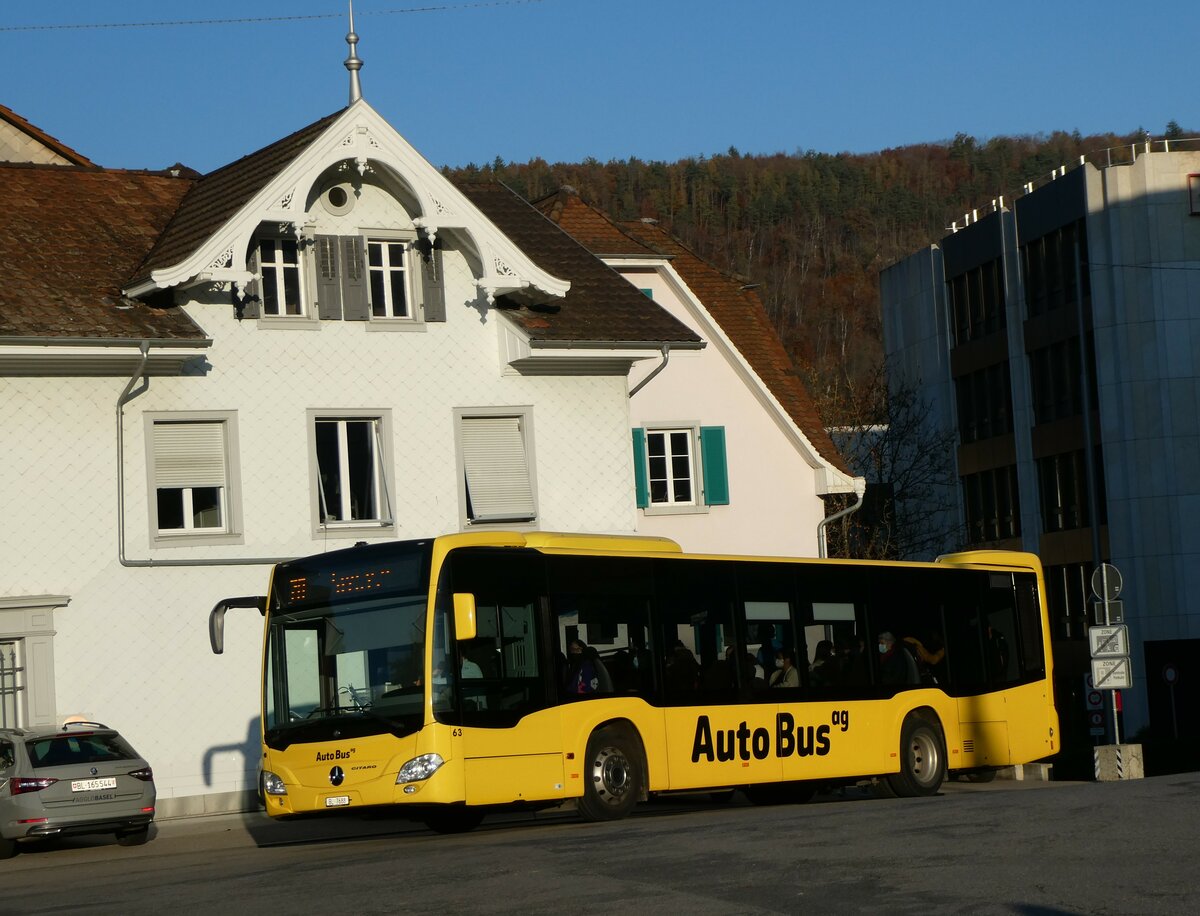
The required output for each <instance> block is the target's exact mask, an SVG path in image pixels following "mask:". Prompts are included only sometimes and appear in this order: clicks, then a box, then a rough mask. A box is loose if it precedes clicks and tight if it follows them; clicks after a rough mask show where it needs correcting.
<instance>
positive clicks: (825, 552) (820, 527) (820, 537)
mask: <svg viewBox="0 0 1200 916" xmlns="http://www.w3.org/2000/svg"><path fill="white" fill-rule="evenodd" d="M865 492H866V488H865V487H864V488H863V489H862V490H855V492H854V502H853V503H851V504H850V505H849V506H847V507H846V508H845V509H843V510H842V511H841V512H835V513H834V514H833V515H830V516H829V517H827V518H823V519H821V520H820V521H819V522H817V556H818V557H820V558H821V559H822V560H824V559H827V558H828V557H829V544H828V543H827V542H826V540H825V529H826V528H827V527H829V524H830V523H831V522H836V521H837V520H838V519H839V518H845V517H846V516H847V515H853V514H854V513H855V512H857V511H858V510H859V509H861V508H862V504H863V494H864V493H865Z"/></svg>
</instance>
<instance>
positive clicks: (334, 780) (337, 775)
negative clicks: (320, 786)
mask: <svg viewBox="0 0 1200 916" xmlns="http://www.w3.org/2000/svg"><path fill="white" fill-rule="evenodd" d="M345 778H346V774H345V773H343V772H342V768H341V767H334V768H333V769H332V770H330V771H329V782H330V784H331V785H335V786H340V785H341V784H342V780H343V779H345Z"/></svg>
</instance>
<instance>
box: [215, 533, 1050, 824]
mask: <svg viewBox="0 0 1200 916" xmlns="http://www.w3.org/2000/svg"><path fill="white" fill-rule="evenodd" d="M1043 596H1044V586H1043V582H1042V572H1041V566H1040V563H1039V562H1038V559H1037V558H1036V557H1034V556H1032V555H1030V554H1025V553H1015V552H1006V551H979V552H971V553H961V554H955V555H951V556H945V557H942V558H940V559H939V560H938V561H937V562H936V563H900V562H886V563H881V562H860V561H852V560H808V559H775V558H756V557H728V556H692V555H686V554H684V553H682V552H681V550H680V548H679V547H678V546H677V545H676V544H675V543H674V542H672V541H669V540H665V539H660V538H646V537H636V536H634V537H618V536H591V535H571V534H554V533H544V532H526V533H516V532H478V533H476V532H471V533H465V534H454V535H447V536H444V537H437V538H432V539H428V540H415V541H402V542H392V543H381V544H373V545H359V546H356V547H352V548H349V549H346V550H340V551H336V552H331V553H326V554H322V555H319V556H313V557H309V558H306V559H300V560H294V561H290V562H286V563H281V564H279V565H277V566H276V567H275V568H274V570H273V573H272V577H271V583H270V588H269V593H268V595H267V596H265V597H257V596H255V597H246V598H229V599H226V600H224V601H221V602H219V603H218V604H217V606H216V607H215V608H213V611H212V613H211V615H210V619H209V629H210V637H211V639H212V645H213V651H214V652H218V653H219V652H220V651H222V648H223V639H224V635H223V634H224V615H225V612H226V610H227V609H228V608H232V607H256V608H258V609H259V611H260V612H262V613H263V614H264V616H265V646H264V652H263V677H262V745H263V747H262V751H263V755H262V773H261V778H260V785H259V790H260V796H261V798H262V800H263V803H264V804H265V806H266V809H267V811H268V813H270V814H271V815H273V816H276V817H279V816H288V815H296V814H302V813H309V812H316V811H327V810H334V809H345V808H350V809H354V808H364V807H369V806H397V807H399V806H405V807H407V808H408V809H409V810H410V811H411V814H412V816H413V817H415V818H417V819H420V820H424V821H425V823H427V824H428V825H429V826H430V827H431V828H433V829H435V830H438V831H443V832H454V831H461V830H468V829H470V828H472V827H473V826H475V825H476V824H477V823H478V822H479V821H480V819H481V818H482V817H483V815H484V813H485V812H487V811H489V810H493V809H496V808H501V807H510V806H522V805H524V806H529V807H546V806H552V805H557V804H561V803H563V802H565V801H567V800H574V802H575V805H576V807H577V810H578V811H579V813H580V814H581V815H582V816H583V817H584V818H587V819H592V820H602V819H613V818H619V817H623V816H624V815H626V814H628V813H629V812H630V810H631V809H632V808H633V807H634V806H635V805H636V804H637V802H638V801H639V800H642V799H645V798H647V797H648V796H650V795H653V794H658V793H672V792H700V791H707V792H712V793H728V791H729V790H731V789H735V788H737V789H741V790H742V791H744V792H745V793H746V794H747V795H748V796H749V797H750V799H751V800H752V801H755V802H761V803H771V802H781V801H801V800H805V799H806V798H807V797H809V796H811V794H812V793H813V791H814V790H815V789H816V788H817V787H820V786H822V785H831V784H852V783H857V782H862V781H871V782H873V783H875V784H876V785H877V786H879V787H880V788H881V789H882V790H883V791H885V792H887V793H890V794H894V795H901V796H918V795H932V794H935V793H936V792H937V791H938V789H939V787H940V786H941V784H942V782H943V780H944V779H945V778H946V777H947V774H948V773H949V774H967V775H969V774H980V775H981V776H982V777H983V778H986V777H987V775H988V774H989V773H991V772H994V770H995V768H998V767H1002V766H1005V765H1010V764H1018V763H1028V762H1031V761H1034V760H1040V759H1042V758H1045V757H1047V756H1050V755H1052V754H1054V753H1055V752H1056V751H1057V750H1058V735H1057V731H1058V717H1057V713H1056V711H1055V708H1054V702H1053V690H1052V680H1051V675H1052V671H1051V657H1050V640H1049V638H1048V631H1047V625H1048V624H1047V615H1046V605H1045V601H1044V598H1043Z"/></svg>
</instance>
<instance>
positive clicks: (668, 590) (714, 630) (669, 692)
mask: <svg viewBox="0 0 1200 916" xmlns="http://www.w3.org/2000/svg"><path fill="white" fill-rule="evenodd" d="M654 564H655V565H654V585H655V612H656V616H657V619H658V625H659V627H660V630H659V632H660V633H661V642H660V646H661V647H662V649H663V653H664V654H663V659H662V665H663V687H664V693H665V695H666V701H667V702H668V703H672V704H676V705H688V704H692V703H706V702H734V701H735V700H736V698H737V681H736V677H737V674H736V672H737V669H736V665H735V664H731V662H732V656H736V654H737V638H736V636H735V632H734V627H733V604H734V600H733V599H734V581H733V572H734V569H733V567H734V564H732V563H722V562H719V561H713V560H691V559H678V560H675V559H672V560H667V559H659V560H655V561H654Z"/></svg>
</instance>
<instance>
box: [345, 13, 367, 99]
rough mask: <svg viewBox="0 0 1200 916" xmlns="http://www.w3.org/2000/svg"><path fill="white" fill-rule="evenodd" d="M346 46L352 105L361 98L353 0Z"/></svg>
mask: <svg viewBox="0 0 1200 916" xmlns="http://www.w3.org/2000/svg"><path fill="white" fill-rule="evenodd" d="M346 44H348V45H349V46H350V56H349V57H347V58H346V69H347V70H349V71H350V104H351V105H353V104H354V103H355V102H357V101H358V100H359V99H361V98H362V83H360V82H359V80H358V71H359V70H361V69H362V65H363V62H362V60H361V59H360V58H359V56H358V33H356V32H355V31H354V0H350V31H349V32H348V33H347V35H346Z"/></svg>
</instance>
